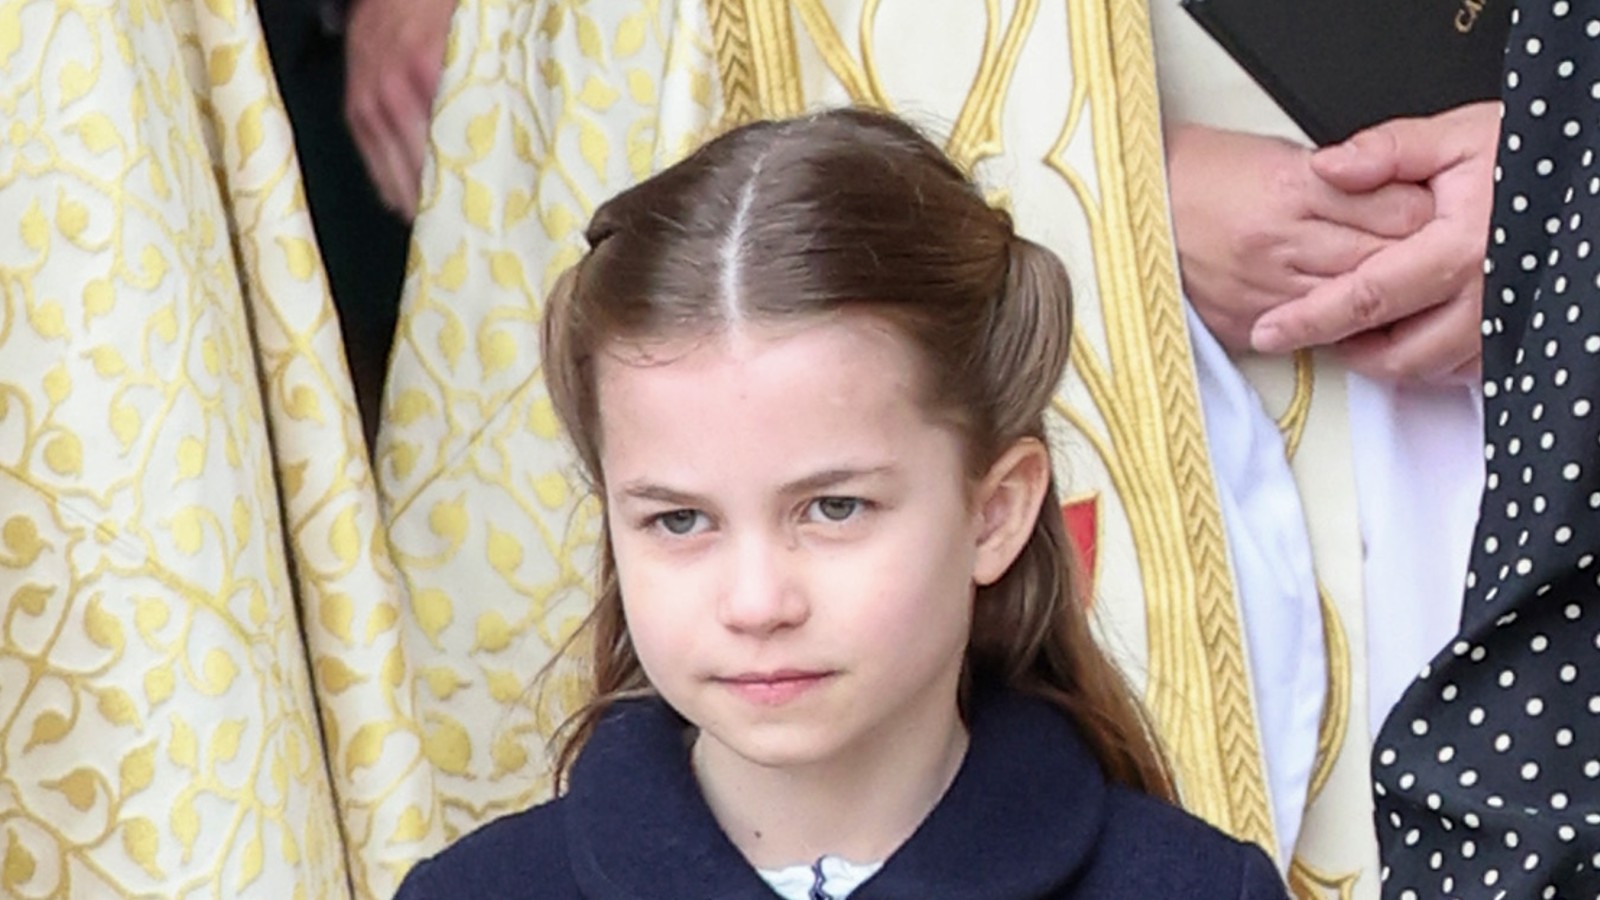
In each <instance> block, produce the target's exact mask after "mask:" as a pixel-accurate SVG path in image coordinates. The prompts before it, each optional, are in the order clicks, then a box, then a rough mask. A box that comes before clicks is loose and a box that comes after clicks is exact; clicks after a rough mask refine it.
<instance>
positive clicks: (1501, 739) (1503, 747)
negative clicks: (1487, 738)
mask: <svg viewBox="0 0 1600 900" xmlns="http://www.w3.org/2000/svg"><path fill="white" fill-rule="evenodd" d="M1494 749H1495V750H1496V751H1497V752H1500V753H1504V752H1506V751H1507V750H1510V749H1511V735H1509V734H1506V733H1505V732H1503V731H1502V732H1500V734H1499V736H1497V737H1496V738H1495V739H1494Z"/></svg>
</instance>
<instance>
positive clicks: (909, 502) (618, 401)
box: [596, 315, 1047, 767]
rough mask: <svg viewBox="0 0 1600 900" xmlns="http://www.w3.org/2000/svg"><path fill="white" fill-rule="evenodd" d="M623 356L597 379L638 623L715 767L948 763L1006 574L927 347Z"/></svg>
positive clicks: (818, 346) (885, 341)
mask: <svg viewBox="0 0 1600 900" xmlns="http://www.w3.org/2000/svg"><path fill="white" fill-rule="evenodd" d="M613 350H614V351H615V352H613V353H606V354H602V355H601V356H600V361H599V362H598V363H597V373H596V377H597V383H598V390H599V408H600V426H601V434H602V436H603V441H602V450H601V465H602V468H603V471H604V475H605V486H606V493H605V502H606V507H607V520H608V525H609V528H610V534H611V546H612V548H613V550H614V552H615V556H616V567H617V574H618V577H619V579H620V584H621V590H622V597H623V608H624V612H625V614H626V617H627V623H628V629H629V633H630V634H631V636H632V639H633V645H634V647H635V649H636V650H637V652H638V656H639V659H640V661H641V663H642V664H643V666H644V670H645V673H646V674H647V675H648V676H649V678H650V681H651V683H652V684H653V685H654V686H655V688H656V689H657V690H658V691H659V692H660V693H661V694H662V696H663V697H664V698H665V699H666V700H667V702H668V703H670V704H671V705H672V706H673V707H674V708H675V709H676V710H677V711H678V712H679V713H681V714H682V715H683V716H684V717H685V718H687V719H688V720H689V721H690V722H692V723H693V724H695V725H696V726H698V727H699V728H700V729H701V738H700V739H701V741H702V742H703V743H705V742H709V744H708V745H707V746H703V747H702V748H701V749H702V752H703V753H705V754H706V755H705V759H707V760H708V761H709V760H711V759H715V758H726V754H729V753H731V754H733V755H734V756H736V757H738V758H741V759H743V760H745V761H748V762H752V763H756V764H759V765H763V766H783V767H791V766H809V765H812V764H819V763H820V764H829V763H839V762H845V763H846V764H848V763H849V761H850V760H852V759H861V760H863V761H864V760H865V759H866V758H868V757H875V756H878V755H879V754H881V753H883V752H898V750H897V748H899V747H901V746H908V747H914V746H916V745H917V744H924V743H925V745H926V746H930V747H942V746H947V744H945V743H944V740H945V739H946V738H953V737H954V736H955V735H954V734H953V731H954V730H957V729H960V728H961V727H962V726H961V723H960V719H959V716H958V713H957V708H956V691H957V684H958V680H959V675H960V671H961V661H962V655H963V653H964V651H965V648H966V646H967V637H968V632H969V629H970V625H971V616H972V601H973V596H974V586H975V583H977V582H978V581H987V580H993V579H994V578H997V577H998V576H999V574H1000V572H1003V571H1004V568H1005V566H1006V565H1009V562H1010V559H1009V558H1007V559H1005V560H1004V561H1003V562H1004V565H1001V564H1000V560H998V559H997V558H996V557H995V551H994V549H993V548H989V547H987V546H986V541H989V538H988V537H986V534H988V533H989V532H991V531H992V530H993V529H992V528H990V527H989V526H988V525H986V515H985V513H984V507H983V503H982V502H981V501H982V493H983V489H982V487H981V486H976V485H972V484H971V483H970V482H969V481H968V480H967V478H966V476H965V474H964V471H963V465H962V463H963V456H962V451H963V446H962V442H961V440H960V438H959V436H958V435H957V434H956V433H954V432H953V431H952V430H950V429H949V428H948V427H946V426H943V425H940V424H937V423H936V422H935V421H933V420H932V419H931V418H930V417H929V416H928V415H927V414H926V413H925V411H924V410H923V408H922V407H921V405H920V404H919V403H918V402H917V396H918V395H917V386H918V385H917V381H918V380H917V376H916V368H915V366H914V363H913V357H912V354H911V350H910V348H909V346H908V345H907V344H906V343H905V342H904V341H903V339H901V338H900V337H899V336H898V335H896V334H894V333H893V332H892V331H891V330H890V329H889V328H888V327H887V326H885V325H883V324H882V323H880V322H879V321H878V320H876V319H873V318H870V317H867V316H862V315H845V316H841V317H837V318H829V319H824V320H816V321H811V322H807V323H804V324H803V325H802V326H799V327H792V328H769V327H764V326H747V327H741V328H738V329H736V330H734V331H732V332H728V333H722V334H718V335H716V336H713V337H709V338H705V339H702V340H696V341H687V340H686V341H681V342H669V343H667V344H664V345H652V346H651V347H650V349H649V352H648V359H641V358H640V356H641V354H640V353H639V351H638V350H637V349H636V348H633V347H621V346H616V347H613ZM1046 466H1047V463H1046ZM1035 509H1037V501H1035ZM1030 525H1031V521H1030ZM1002 552H1003V551H1002ZM1014 555H1015V554H1014V553H1012V554H1011V556H1014ZM997 565H998V566H999V571H990V570H992V569H994V568H995V567H996V566H997Z"/></svg>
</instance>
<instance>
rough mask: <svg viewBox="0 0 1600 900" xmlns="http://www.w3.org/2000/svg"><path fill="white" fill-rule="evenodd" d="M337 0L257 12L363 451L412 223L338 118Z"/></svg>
mask: <svg viewBox="0 0 1600 900" xmlns="http://www.w3.org/2000/svg"><path fill="white" fill-rule="evenodd" d="M342 7H343V4H342V3H338V2H337V0H335V2H334V4H333V5H330V3H329V0H264V2H263V3H262V4H261V6H260V15H261V24H262V27H263V29H264V31H265V33H266V37H267V47H268V50H269V51H270V53H271V56H272V66H273V71H274V73H275V75H276V76H277V81H278V90H279V92H280V93H281V94H282V95H283V102H284V106H285V107H286V108H287V110H288V113H289V122H290V124H291V126H292V127H293V129H294V140H295V149H296V150H297V152H298V155H299V158H300V171H301V175H302V176H303V178H304V181H305V190H306V202H307V204H308V206H309V207H310V210H311V220H312V224H313V225H314V226H315V228H316V232H317V245H318V249H320V250H321V252H322V261H323V265H324V266H325V267H326V268H327V272H328V282H329V286H330V288H331V290H332V292H333V302H334V306H335V308H336V309H337V310H338V312H339V327H340V331H341V332H342V333H343V335H344V347H345V359H346V361H347V362H348V364H349V366H350V375H351V379H352V380H353V381H354V382H355V388H356V402H357V404H358V405H359V406H360V409H361V419H362V424H363V427H364V430H365V432H366V437H367V446H368V448H369V450H370V448H371V447H372V442H373V439H374V436H375V435H376V433H377V424H378V410H379V405H380V403H381V401H382V398H383V382H384V378H385V377H386V375H387V373H388V366H389V350H390V347H391V345H392V344H393V343H394V331H395V325H396V322H397V320H398V318H399V309H400V292H401V289H402V287H403V286H404V284H405V266H406V253H407V251H408V249H409V247H410V237H411V230H410V226H409V225H408V224H407V223H406V222H405V221H404V220H403V219H400V218H398V217H396V216H395V215H394V214H392V213H391V212H389V210H388V209H386V208H385V207H384V205H383V201H382V200H381V199H379V197H378V192H377V189H376V188H375V187H373V185H372V181H371V180H370V179H369V178H368V177H367V171H366V168H365V167H364V165H363V164H362V161H361V155H360V153H359V152H358V151H357V150H356V146H355V141H354V139H353V138H352V137H351V136H350V129H349V126H348V125H347V124H346V123H345V118H344V87H345V53H344V38H343V37H342V35H341V34H340V33H339V31H340V28H339V26H340V25H341V24H342V23H341V22H340V20H339V18H338V17H339V15H340V13H341V11H342Z"/></svg>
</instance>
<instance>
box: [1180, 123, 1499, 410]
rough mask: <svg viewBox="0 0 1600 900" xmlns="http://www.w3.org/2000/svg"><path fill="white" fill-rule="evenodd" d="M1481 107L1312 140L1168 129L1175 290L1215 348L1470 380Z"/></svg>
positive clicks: (1476, 341)
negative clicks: (1328, 351) (1332, 140)
mask: <svg viewBox="0 0 1600 900" xmlns="http://www.w3.org/2000/svg"><path fill="white" fill-rule="evenodd" d="M1498 128H1499V107H1498V104H1496V103H1479V104H1473V105H1470V106H1464V107H1460V108H1458V109H1455V110H1451V111H1449V112H1445V113H1441V114H1439V115H1437V116H1432V117H1427V118H1418V119H1396V120H1392V121H1390V122H1386V123H1384V124H1382V125H1379V126H1376V127H1374V128H1372V129H1368V130H1367V131H1364V132H1361V133H1360V134H1357V135H1356V136H1354V137H1353V138H1351V139H1350V140H1348V141H1346V142H1345V143H1343V144H1339V145H1336V146H1332V147H1328V148H1326V149H1323V150H1321V151H1317V152H1312V151H1310V150H1308V149H1306V148H1303V147H1299V146H1297V145H1295V144H1291V143H1288V142H1285V141H1279V140H1275V139H1272V138H1265V137H1260V136H1255V135H1247V134H1240V133H1237V132H1224V131H1216V130H1213V129H1207V128H1203V127H1199V126H1181V127H1179V128H1177V129H1176V130H1175V131H1174V132H1173V133H1172V134H1171V135H1170V136H1169V139H1168V148H1167V160H1168V165H1169V167H1170V175H1171V182H1172V203H1173V219H1174V226H1175V230H1176V233H1177V242H1178V255H1179V261H1180V264H1181V266H1182V269H1183V280H1184V287H1185V290H1186V291H1187V293H1188V294H1189V297H1190V300H1191V302H1193V304H1194V306H1195V310H1196V311H1197V312H1198V313H1199V314H1200V316H1201V318H1202V319H1203V320H1204V321H1205V323H1206V325H1207V326H1208V327H1209V328H1210V329H1211V330H1212V331H1213V332H1214V333H1215V334H1216V336H1217V337H1218V338H1219V339H1220V340H1221V341H1222V342H1223V344H1224V345H1226V346H1228V347H1229V348H1231V349H1236V350H1238V349H1245V348H1253V349H1255V350H1256V351H1258V352H1262V353H1274V354H1276V353H1285V352H1289V351H1292V350H1296V349H1300V348H1304V347H1315V346H1333V347H1335V348H1336V349H1337V350H1338V351H1339V352H1340V353H1341V354H1342V355H1343V356H1344V357H1345V359H1346V360H1347V362H1348V363H1349V365H1350V366H1351V367H1352V368H1354V369H1356V370H1358V371H1362V372H1365V373H1367V374H1369V375H1373V376H1375V377H1380V378H1386V379H1391V380H1420V381H1427V382H1444V383H1449V382H1459V383H1464V382H1468V381H1475V380H1476V379H1477V378H1478V377H1479V370H1480V366H1481V359H1482V343H1481V337H1480V322H1481V319H1482V314H1483V258H1484V249H1485V246H1486V242H1487V236H1488V221H1489V209H1490V205H1491V201H1492V195H1493V178H1492V173H1493V165H1494V151H1495V140H1496V137H1497V134H1498Z"/></svg>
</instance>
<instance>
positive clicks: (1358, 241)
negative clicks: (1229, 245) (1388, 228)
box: [1285, 219, 1393, 297]
mask: <svg viewBox="0 0 1600 900" xmlns="http://www.w3.org/2000/svg"><path fill="white" fill-rule="evenodd" d="M1391 243H1393V241H1392V240H1391V239H1389V238H1384V237H1379V236H1378V235H1376V234H1373V233H1371V232H1369V231H1364V230H1362V229H1359V228H1349V227H1346V226H1344V225H1336V224H1334V223H1332V222H1327V221H1323V220H1321V219H1310V220H1307V221H1304V222H1300V223H1298V225H1297V227H1296V228H1295V232H1294V240H1293V241H1292V242H1290V244H1289V247H1290V248H1291V249H1290V251H1289V252H1288V254H1287V258H1286V259H1285V262H1286V263H1287V264H1288V265H1289V266H1290V267H1291V268H1293V269H1294V270H1295V272H1297V273H1301V274H1302V275H1303V276H1305V277H1303V278H1302V281H1301V283H1302V285H1303V288H1302V290H1300V291H1299V292H1297V293H1296V294H1294V296H1296V297H1300V296H1304V295H1305V294H1307V293H1309V292H1310V291H1311V290H1312V289H1313V288H1315V287H1316V286H1317V285H1318V284H1320V283H1322V282H1323V281H1325V280H1327V279H1328V278H1332V277H1337V276H1340V275H1344V274H1345V273H1347V272H1349V271H1351V270H1353V269H1355V268H1356V267H1357V266H1359V265H1361V264H1362V263H1363V262H1365V261H1366V260H1367V259H1368V258H1369V257H1371V256H1372V255H1373V254H1375V253H1377V252H1378V251H1380V250H1382V249H1383V248H1384V247H1386V246H1388V245H1389V244H1391ZM1313 276H1314V277H1313Z"/></svg>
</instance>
